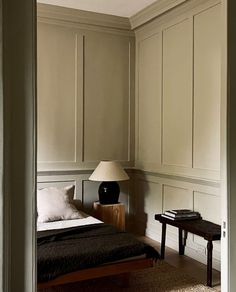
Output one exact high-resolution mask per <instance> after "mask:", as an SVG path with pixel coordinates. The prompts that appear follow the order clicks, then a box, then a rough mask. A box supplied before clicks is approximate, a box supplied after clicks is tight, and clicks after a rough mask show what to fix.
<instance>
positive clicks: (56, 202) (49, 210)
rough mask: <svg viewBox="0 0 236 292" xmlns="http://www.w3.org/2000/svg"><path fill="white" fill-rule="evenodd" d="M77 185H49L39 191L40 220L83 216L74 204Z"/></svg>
mask: <svg viewBox="0 0 236 292" xmlns="http://www.w3.org/2000/svg"><path fill="white" fill-rule="evenodd" d="M74 188H75V186H68V187H65V188H56V187H49V188H45V189H41V190H38V191H37V211H38V222H40V223H42V222H50V221H56V220H68V219H78V218H83V216H82V215H81V214H80V212H79V211H78V210H77V209H76V207H75V206H74V205H73V197H74Z"/></svg>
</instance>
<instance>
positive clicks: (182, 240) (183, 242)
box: [179, 228, 188, 255]
mask: <svg viewBox="0 0 236 292" xmlns="http://www.w3.org/2000/svg"><path fill="white" fill-rule="evenodd" d="M183 232H184V237H183ZM187 236H188V232H187V231H185V230H183V229H181V228H179V255H184V250H185V246H186V240H187Z"/></svg>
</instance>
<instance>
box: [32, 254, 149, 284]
mask: <svg viewBox="0 0 236 292" xmlns="http://www.w3.org/2000/svg"><path fill="white" fill-rule="evenodd" d="M153 266H154V261H153V260H152V259H150V258H149V259H147V258H144V259H136V260H135V259H134V260H129V261H124V262H118V263H113V264H106V265H102V266H99V267H95V268H90V269H85V270H80V271H76V272H72V273H68V274H65V275H62V276H59V277H57V278H56V279H54V280H51V281H48V282H43V283H38V285H37V287H38V289H43V288H49V287H52V286H57V285H63V284H68V283H73V282H79V281H83V280H89V279H95V278H101V277H105V276H112V275H117V274H123V273H129V272H131V271H135V270H139V269H145V268H150V267H153Z"/></svg>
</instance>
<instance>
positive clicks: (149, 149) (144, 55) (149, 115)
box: [136, 34, 162, 166]
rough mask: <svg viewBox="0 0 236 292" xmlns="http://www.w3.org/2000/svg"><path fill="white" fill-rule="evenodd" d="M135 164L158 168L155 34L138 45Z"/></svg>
mask: <svg viewBox="0 0 236 292" xmlns="http://www.w3.org/2000/svg"><path fill="white" fill-rule="evenodd" d="M138 46H139V47H138V64H139V65H138V139H137V146H136V147H137V148H136V149H137V160H138V161H137V163H138V164H141V166H142V165H157V164H159V165H160V147H161V116H160V115H159V114H157V113H159V111H160V108H161V93H162V86H161V81H162V37H161V34H155V35H153V36H150V37H148V38H146V39H144V40H142V41H140V42H139V43H138Z"/></svg>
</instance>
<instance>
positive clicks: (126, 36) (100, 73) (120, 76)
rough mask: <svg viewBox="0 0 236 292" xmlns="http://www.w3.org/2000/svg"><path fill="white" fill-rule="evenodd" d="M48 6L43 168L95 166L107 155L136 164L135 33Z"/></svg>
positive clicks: (42, 40) (42, 24)
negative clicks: (71, 18) (74, 18)
mask: <svg viewBox="0 0 236 292" xmlns="http://www.w3.org/2000/svg"><path fill="white" fill-rule="evenodd" d="M41 7H44V6H39V17H38V169H39V170H54V171H55V170H65V169H67V170H68V169H70V170H71V169H83V168H94V167H95V166H96V165H97V163H98V162H99V161H100V160H102V159H113V160H119V161H121V162H123V163H124V164H125V165H127V166H133V164H134V150H133V149H134V148H133V147H134V125H133V123H134V114H133V112H134V107H133V102H134V89H133V88H134V86H133V83H134V37H133V33H132V32H131V31H130V30H128V29H126V30H124V29H123V28H122V29H118V28H117V29H111V28H109V27H105V26H103V27H102V28H101V24H100V23H98V24H97V25H92V26H89V25H87V27H86V28H85V27H84V25H83V24H81V23H79V22H77V23H75V22H71V21H69V20H68V19H64V15H63V12H64V9H63V8H61V9H59V10H57V9H58V8H54V10H55V11H57V12H58V11H59V12H60V13H61V14H59V15H60V18H61V19H60V21H58V19H57V20H55V19H54V18H53V13H52V12H51V18H48V17H45V16H44V14H43V13H41V12H40V11H41V10H40V8H41ZM47 7H48V6H46V8H47ZM48 9H49V8H48ZM50 9H52V7H50ZM50 9H49V11H50ZM52 10H53V9H52ZM54 10H53V12H54ZM66 11H67V10H66ZM69 12H70V13H71V15H73V12H74V11H73V10H72V11H71V10H69ZM96 15H97V14H96ZM100 19H103V16H100ZM104 19H106V18H104ZM118 19H119V18H118ZM115 20H116V21H117V23H118V24H119V22H118V20H117V19H116V18H115ZM121 20H122V18H121Z"/></svg>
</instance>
